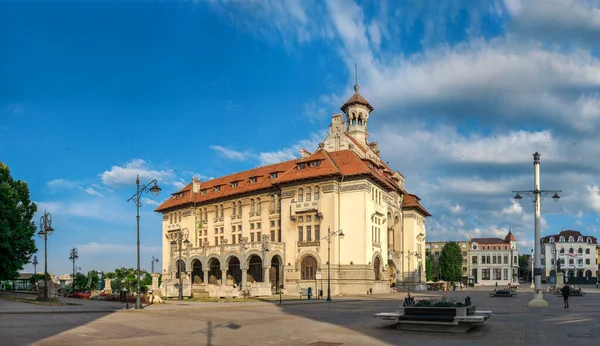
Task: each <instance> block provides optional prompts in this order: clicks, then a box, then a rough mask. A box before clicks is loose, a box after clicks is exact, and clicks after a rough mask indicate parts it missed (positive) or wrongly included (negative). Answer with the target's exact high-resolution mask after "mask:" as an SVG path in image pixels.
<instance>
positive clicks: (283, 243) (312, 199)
mask: <svg viewBox="0 0 600 346" xmlns="http://www.w3.org/2000/svg"><path fill="white" fill-rule="evenodd" d="M341 110H342V112H343V114H336V115H333V116H332V119H331V125H330V126H329V133H328V134H327V137H326V138H325V139H324V140H323V141H322V142H321V143H320V144H319V146H318V148H316V150H315V151H314V152H309V151H307V150H305V149H302V150H301V153H300V154H301V157H300V158H298V159H295V160H290V161H285V162H281V163H277V164H273V165H268V166H263V167H258V168H254V169H250V170H247V171H243V172H238V173H234V174H230V175H227V176H223V177H220V178H216V179H212V180H209V181H203V182H200V181H197V180H193V181H192V182H191V183H190V184H188V185H187V186H185V187H184V188H183V189H181V190H180V191H177V192H175V193H173V194H172V195H171V197H170V198H169V199H167V200H166V201H164V202H163V203H162V204H161V205H160V206H159V207H158V208H156V210H155V211H156V212H160V213H162V214H163V234H164V237H163V253H162V257H163V261H162V263H163V280H162V281H163V283H165V285H163V286H165V288H166V291H168V292H163V294H165V293H167V294H168V295H169V296H173V295H176V294H177V290H176V289H175V288H174V287H175V286H174V285H175V283H177V282H178V279H177V278H178V277H179V270H182V271H183V273H182V277H183V280H184V285H183V287H184V288H185V294H186V295H191V294H192V293H194V292H203V291H204V292H208V294H209V295H210V296H221V297H222V296H235V295H238V294H241V292H243V291H247V292H248V293H249V294H250V295H253V296H261V295H270V294H272V293H274V292H276V291H277V289H278V287H282V285H283V287H284V290H285V292H286V293H290V294H297V293H298V292H301V291H302V289H308V288H309V287H310V288H312V290H313V292H314V293H313V294H314V295H315V296H316V293H317V292H318V290H321V289H323V290H324V295H326V294H327V293H326V292H327V291H326V281H327V277H328V275H329V276H330V278H331V294H332V295H338V294H344V295H347V294H364V293H365V292H367V291H371V290H372V292H373V293H383V292H389V291H390V286H391V283H394V284H397V285H403V286H417V285H419V283H420V282H424V281H425V272H424V265H425V263H424V252H425V249H424V245H425V236H426V227H425V219H426V218H427V217H428V216H430V214H429V212H427V210H426V209H425V207H423V205H422V204H421V200H420V199H419V197H418V196H417V195H414V194H410V193H408V192H407V191H406V190H405V189H404V177H403V176H402V174H400V173H399V172H398V171H393V170H392V169H391V168H390V167H389V166H388V165H387V164H386V163H385V162H384V161H383V160H382V158H381V157H380V151H379V147H378V144H377V143H376V142H369V133H368V130H367V123H368V121H369V116H370V114H371V111H373V107H372V106H371V105H370V104H369V102H367V100H366V99H365V98H364V97H363V96H362V95H361V94H360V93H359V89H358V86H355V88H354V94H353V95H352V97H351V98H350V99H349V100H348V101H347V102H346V103H345V104H344V105H343V106H342V107H341ZM344 116H345V117H344ZM330 232H331V233H330ZM178 234H185V235H187V239H188V241H189V245H187V246H186V247H185V249H184V250H183V251H182V254H183V255H182V260H181V262H180V265H179V266H178V265H177V264H176V263H177V261H176V259H178V256H179V252H178V251H176V250H178V249H179V243H180V241H179V240H178V239H181V238H178V237H177V235H178ZM342 234H343V237H342V236H341V235H342ZM330 235H331V236H330ZM183 239H185V238H183ZM408 256H412V257H411V259H412V260H409V259H408ZM328 261H329V263H330V266H329V267H328V266H327V263H328ZM328 268H329V270H328ZM186 283H187V286H186ZM324 283H325V284H324ZM170 285H171V286H170ZM169 287H171V288H169Z"/></svg>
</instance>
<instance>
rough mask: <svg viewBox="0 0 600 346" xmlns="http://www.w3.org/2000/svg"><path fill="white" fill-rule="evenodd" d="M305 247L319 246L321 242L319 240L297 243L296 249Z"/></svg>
mask: <svg viewBox="0 0 600 346" xmlns="http://www.w3.org/2000/svg"><path fill="white" fill-rule="evenodd" d="M307 246H321V241H320V240H306V241H299V242H298V247H307Z"/></svg>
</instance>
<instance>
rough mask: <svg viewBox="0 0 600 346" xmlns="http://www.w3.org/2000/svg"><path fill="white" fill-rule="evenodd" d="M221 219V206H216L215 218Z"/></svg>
mask: <svg viewBox="0 0 600 346" xmlns="http://www.w3.org/2000/svg"><path fill="white" fill-rule="evenodd" d="M218 217H219V206H218V205H215V218H218Z"/></svg>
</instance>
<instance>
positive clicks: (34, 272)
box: [31, 256, 38, 274]
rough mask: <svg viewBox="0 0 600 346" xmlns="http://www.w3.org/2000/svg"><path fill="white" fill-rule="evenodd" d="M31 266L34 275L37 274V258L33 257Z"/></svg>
mask: <svg viewBox="0 0 600 346" xmlns="http://www.w3.org/2000/svg"><path fill="white" fill-rule="evenodd" d="M31 264H33V274H37V265H38V259H37V256H33V261H31Z"/></svg>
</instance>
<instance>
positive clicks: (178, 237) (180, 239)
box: [171, 228, 191, 300]
mask: <svg viewBox="0 0 600 346" xmlns="http://www.w3.org/2000/svg"><path fill="white" fill-rule="evenodd" d="M174 235H175V237H174V239H173V240H172V241H171V245H173V246H177V247H178V250H179V260H178V261H177V273H178V275H179V300H183V275H181V274H183V271H182V270H181V267H182V266H181V251H182V250H183V246H184V245H185V246H189V245H190V244H191V243H190V241H189V240H188V237H189V235H190V231H189V230H188V229H187V228H182V229H180V230H179V231H178V232H176V233H175V234H174Z"/></svg>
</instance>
